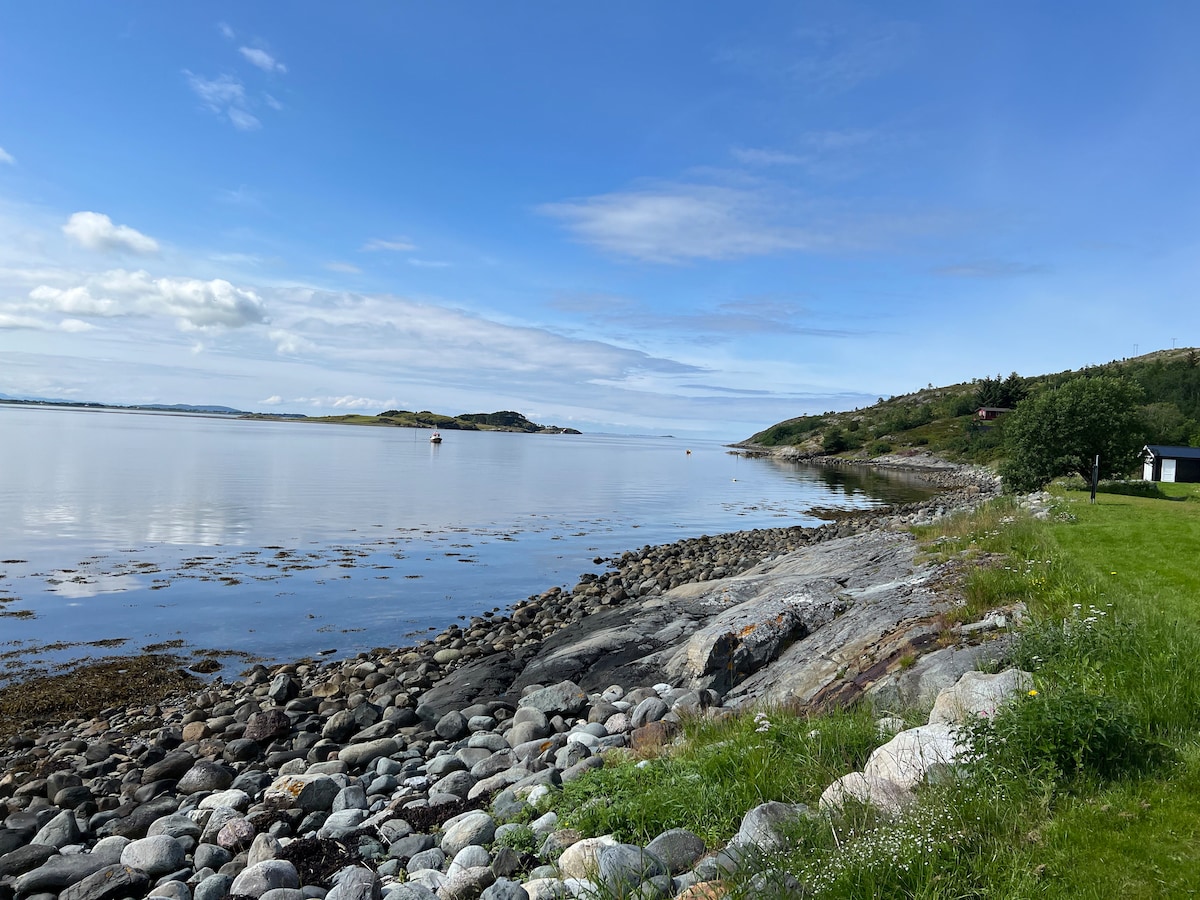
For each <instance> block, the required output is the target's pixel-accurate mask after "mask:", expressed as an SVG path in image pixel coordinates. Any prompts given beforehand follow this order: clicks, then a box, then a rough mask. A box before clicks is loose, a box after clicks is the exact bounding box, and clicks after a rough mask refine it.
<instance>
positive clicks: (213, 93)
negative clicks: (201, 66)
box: [183, 69, 246, 113]
mask: <svg viewBox="0 0 1200 900" xmlns="http://www.w3.org/2000/svg"><path fill="white" fill-rule="evenodd" d="M183 74H185V75H186V76H187V79H188V86H189V87H191V89H192V91H193V92H194V93H195V94H196V96H197V97H199V98H200V100H201V102H202V103H203V104H204V105H205V107H206V108H207V109H208V110H209V111H210V112H215V113H220V112H223V111H224V110H226V109H227V108H228V107H229V106H230V105H232V104H238V105H244V104H245V102H246V89H245V88H244V87H243V86H242V83H241V82H240V81H238V79H236V78H234V77H233V76H232V75H221V76H220V77H218V78H205V77H204V76H202V75H196V74H194V73H192V72H189V71H187V70H186V69H184V72H183Z"/></svg>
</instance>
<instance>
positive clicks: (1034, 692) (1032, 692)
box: [1029, 690, 1037, 697]
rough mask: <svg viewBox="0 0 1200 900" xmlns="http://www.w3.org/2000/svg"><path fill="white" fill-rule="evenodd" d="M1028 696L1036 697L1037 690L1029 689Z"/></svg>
mask: <svg viewBox="0 0 1200 900" xmlns="http://www.w3.org/2000/svg"><path fill="white" fill-rule="evenodd" d="M1029 696H1030V697H1036V696H1037V691H1036V690H1034V691H1030V692H1029Z"/></svg>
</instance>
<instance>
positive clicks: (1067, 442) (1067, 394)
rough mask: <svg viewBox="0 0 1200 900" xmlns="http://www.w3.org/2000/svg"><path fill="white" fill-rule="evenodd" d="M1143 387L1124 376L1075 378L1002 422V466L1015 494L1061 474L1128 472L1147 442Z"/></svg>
mask: <svg viewBox="0 0 1200 900" xmlns="http://www.w3.org/2000/svg"><path fill="white" fill-rule="evenodd" d="M1141 399H1142V389H1141V387H1140V386H1139V385H1138V384H1137V383H1136V382H1134V381H1131V380H1130V379H1128V378H1125V377H1122V376H1114V375H1098V376H1093V377H1082V378H1075V379H1072V380H1070V381H1067V382H1065V383H1063V384H1061V385H1060V386H1058V387H1054V388H1047V389H1044V390H1041V391H1038V392H1037V393H1034V394H1033V395H1031V396H1030V397H1028V398H1026V399H1025V401H1024V402H1023V403H1021V405H1020V406H1019V407H1017V410H1016V411H1015V412H1014V413H1012V414H1011V415H1010V416H1009V418H1008V420H1007V421H1006V422H1005V424H1004V444H1005V450H1006V451H1007V454H1008V459H1007V461H1006V462H1005V464H1004V465H1003V466H1002V467H1001V470H1000V472H1001V475H1003V476H1004V482H1005V485H1006V486H1007V487H1008V488H1009V489H1010V490H1014V491H1031V490H1036V489H1038V488H1040V487H1042V486H1043V485H1045V484H1046V483H1047V482H1049V481H1050V480H1051V479H1054V478H1057V477H1059V476H1060V475H1070V474H1072V473H1077V474H1079V475H1082V476H1083V477H1084V478H1090V477H1091V473H1092V461H1093V459H1094V458H1095V457H1096V455H1097V454H1099V455H1100V476H1101V477H1102V478H1111V477H1114V476H1123V475H1126V474H1128V473H1129V472H1131V471H1132V470H1133V469H1134V468H1135V467H1136V466H1137V464H1138V460H1139V459H1140V456H1141V450H1142V447H1143V446H1144V444H1145V425H1144V421H1143V416H1142V411H1141V409H1140V406H1139V404H1140V402H1141Z"/></svg>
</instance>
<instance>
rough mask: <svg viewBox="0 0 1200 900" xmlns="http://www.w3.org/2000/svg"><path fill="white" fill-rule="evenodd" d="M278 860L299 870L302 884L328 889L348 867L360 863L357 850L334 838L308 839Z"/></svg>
mask: <svg viewBox="0 0 1200 900" xmlns="http://www.w3.org/2000/svg"><path fill="white" fill-rule="evenodd" d="M277 858H278V859H283V860H287V861H288V862H290V863H291V864H292V865H294V866H295V867H296V871H297V872H298V873H299V874H300V883H301V884H319V885H327V884H329V880H330V879H331V878H332V877H333V876H334V875H335V874H337V873H338V872H339V871H341V870H342V869H344V868H345V867H346V866H350V865H355V864H359V863H361V862H362V861H363V860H362V857H361V856H359V853H358V850H357V849H356V848H355V847H354V846H352V845H350V844H347V843H345V842H344V841H339V840H335V839H333V838H319V837H306V838H300V839H299V840H296V841H293V842H292V843H290V844H288V845H287V846H286V847H284V848H283V849H282V850H280V851H279V856H278V857H277Z"/></svg>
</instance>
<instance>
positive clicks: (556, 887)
mask: <svg viewBox="0 0 1200 900" xmlns="http://www.w3.org/2000/svg"><path fill="white" fill-rule="evenodd" d="M525 894H526V896H527V897H529V900H565V898H567V897H570V896H572V894H571V889H570V888H569V887H567V886H566V884H564V883H563V881H562V879H561V878H531V879H530V880H529V881H527V882H525Z"/></svg>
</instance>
